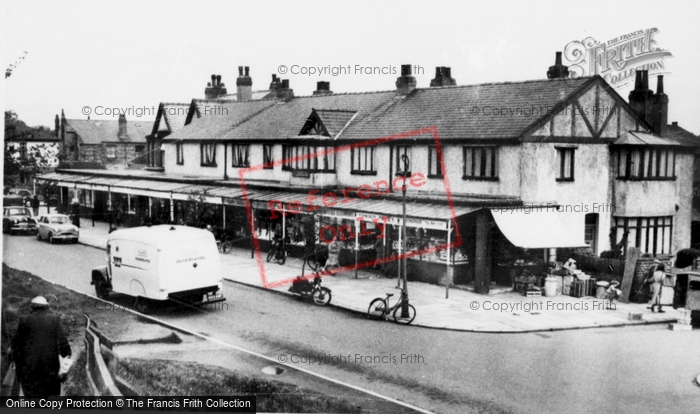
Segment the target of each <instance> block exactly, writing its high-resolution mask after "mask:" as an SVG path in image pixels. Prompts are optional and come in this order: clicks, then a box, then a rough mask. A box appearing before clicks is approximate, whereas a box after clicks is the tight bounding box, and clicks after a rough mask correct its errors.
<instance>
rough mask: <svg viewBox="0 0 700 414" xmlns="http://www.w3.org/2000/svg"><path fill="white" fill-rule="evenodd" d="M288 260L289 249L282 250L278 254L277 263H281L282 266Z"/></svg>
mask: <svg viewBox="0 0 700 414" xmlns="http://www.w3.org/2000/svg"><path fill="white" fill-rule="evenodd" d="M286 261H287V251H286V250H280V251H279V253H278V254H277V263H279V265H280V266H282V265H283V264H284V262H286Z"/></svg>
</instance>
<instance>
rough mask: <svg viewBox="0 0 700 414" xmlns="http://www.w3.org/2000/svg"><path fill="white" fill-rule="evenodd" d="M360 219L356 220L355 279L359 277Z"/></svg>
mask: <svg viewBox="0 0 700 414" xmlns="http://www.w3.org/2000/svg"><path fill="white" fill-rule="evenodd" d="M359 226H360V221H359V220H357V218H356V220H355V279H357V260H358V255H359V254H360V229H359Z"/></svg>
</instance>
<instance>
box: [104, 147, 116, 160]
mask: <svg viewBox="0 0 700 414" xmlns="http://www.w3.org/2000/svg"><path fill="white" fill-rule="evenodd" d="M105 150H106V153H105V157H107V158H117V147H116V145H107V147H105Z"/></svg>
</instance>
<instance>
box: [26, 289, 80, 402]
mask: <svg viewBox="0 0 700 414" xmlns="http://www.w3.org/2000/svg"><path fill="white" fill-rule="evenodd" d="M31 308H32V313H30V314H29V315H27V316H23V317H21V318H20V321H19V326H18V327H17V334H16V335H15V337H14V340H13V342H12V356H13V359H14V362H15V367H16V370H17V379H18V380H19V383H20V385H21V386H22V391H23V392H24V395H25V396H26V397H30V398H36V397H48V396H51V395H61V382H63V381H64V380H65V377H66V374H65V373H63V374H61V375H59V371H60V363H59V358H58V357H59V355H60V356H61V357H64V358H65V357H70V356H71V349H70V345H69V344H68V340H67V339H66V336H65V335H64V333H63V329H62V328H61V320H60V318H59V317H58V315H54V314H53V313H51V312H50V311H49V303H48V302H47V300H46V298H44V297H43V296H37V297H36V298H34V299H32V302H31Z"/></svg>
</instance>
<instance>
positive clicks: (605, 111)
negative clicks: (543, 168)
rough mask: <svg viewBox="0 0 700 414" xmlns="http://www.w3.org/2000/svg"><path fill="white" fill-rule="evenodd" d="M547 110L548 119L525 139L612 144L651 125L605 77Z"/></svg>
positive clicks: (546, 117)
mask: <svg viewBox="0 0 700 414" xmlns="http://www.w3.org/2000/svg"><path fill="white" fill-rule="evenodd" d="M544 112H545V114H546V116H545V118H543V119H542V120H541V121H540V122H539V123H538V124H537V125H536V126H535V127H534V128H532V129H531V131H532V132H530V133H526V134H524V138H523V140H526V141H532V140H543V139H544V140H547V141H562V140H564V141H565V140H571V139H579V140H580V139H583V140H586V141H589V140H590V141H592V142H601V143H609V142H610V140H611V139H613V140H614V139H617V138H619V137H620V136H622V135H623V134H625V133H626V132H627V131H642V132H648V131H649V128H648V125H647V124H646V123H645V122H644V121H642V120H641V119H640V118H639V116H638V115H637V114H635V113H634V111H633V110H632V108H631V107H630V106H629V105H628V104H627V103H626V102H625V101H624V99H622V97H620V95H618V94H617V92H615V91H614V90H613V89H612V88H610V86H609V85H608V84H607V83H606V82H605V81H604V80H603V79H602V78H600V79H599V80H598V81H596V82H593V83H591V84H589V85H588V86H587V87H586V88H584V89H583V90H581V91H579V92H578V93H576V94H573V95H572V96H570V97H568V98H567V99H566V100H565V101H564V102H563V103H562V104H561V105H558V106H557V107H555V108H553V109H551V110H544ZM547 112H548V113H547Z"/></svg>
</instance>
